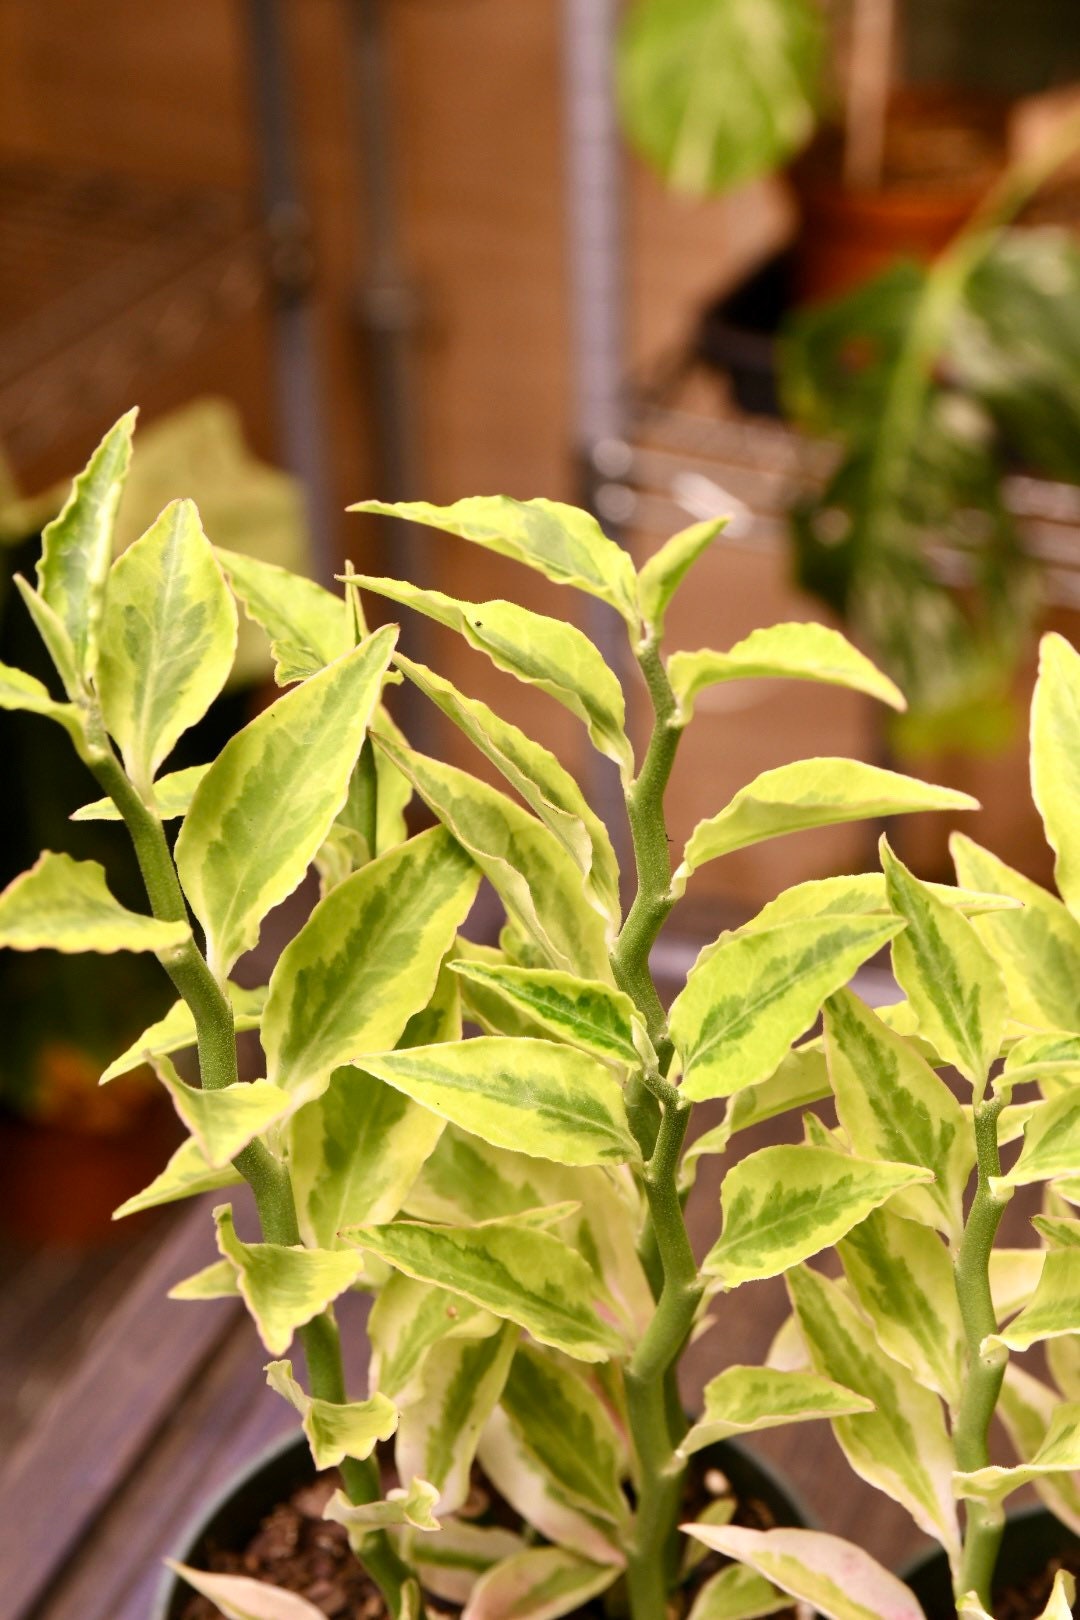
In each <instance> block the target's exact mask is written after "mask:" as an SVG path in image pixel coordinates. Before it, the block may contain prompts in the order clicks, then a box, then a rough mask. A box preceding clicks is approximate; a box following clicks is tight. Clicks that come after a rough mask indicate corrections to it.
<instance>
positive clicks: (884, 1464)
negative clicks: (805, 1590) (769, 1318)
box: [781, 1266, 960, 1584]
mask: <svg viewBox="0 0 1080 1620" xmlns="http://www.w3.org/2000/svg"><path fill="white" fill-rule="evenodd" d="M787 1285H788V1292H789V1293H790V1295H791V1300H792V1304H793V1306H794V1308H795V1312H796V1314H797V1316H798V1318H799V1325H800V1327H801V1329H802V1333H803V1337H804V1338H805V1340H806V1344H807V1347H808V1348H809V1351H810V1358H811V1361H812V1362H813V1365H814V1367H815V1368H816V1369H817V1371H818V1372H819V1373H822V1374H824V1376H825V1377H827V1378H833V1379H835V1380H836V1382H837V1383H838V1384H842V1385H843V1386H844V1387H845V1389H851V1390H855V1391H856V1392H857V1393H858V1394H860V1395H865V1396H866V1398H867V1399H868V1400H870V1401H872V1402H873V1403H874V1410H873V1411H872V1412H866V1413H862V1414H859V1415H858V1416H855V1417H844V1418H837V1419H836V1421H835V1422H834V1424H833V1432H834V1434H835V1435H836V1438H837V1440H838V1441H839V1442H840V1445H841V1447H842V1449H843V1451H844V1454H845V1456H846V1457H847V1459H848V1462H849V1463H850V1464H851V1466H852V1468H853V1469H854V1470H855V1472H856V1473H857V1474H858V1475H859V1476H860V1477H861V1478H862V1479H865V1480H866V1481H867V1482H868V1483H869V1484H871V1485H874V1486H876V1487H877V1488H878V1490H882V1491H885V1492H886V1494H887V1495H889V1496H891V1497H892V1498H893V1499H894V1501H897V1502H899V1503H900V1504H901V1506H902V1507H905V1508H906V1509H907V1511H908V1512H909V1513H910V1514H911V1516H912V1518H913V1519H914V1520H915V1522H916V1524H917V1525H919V1527H920V1529H922V1530H925V1531H926V1533H927V1535H930V1536H933V1537H934V1538H935V1539H936V1540H937V1541H940V1542H941V1544H942V1546H943V1547H944V1548H945V1549H946V1551H947V1552H948V1554H949V1557H950V1561H951V1560H952V1559H954V1558H955V1557H956V1554H957V1552H958V1551H959V1546H960V1531H959V1526H958V1523H957V1518H956V1506H955V1502H954V1500H953V1493H952V1472H953V1469H954V1468H955V1466H956V1462H955V1457H954V1455H953V1448H952V1444H951V1442H950V1440H949V1436H948V1434H947V1433H946V1429H945V1420H944V1416H943V1413H942V1407H941V1402H940V1401H939V1399H938V1397H937V1396H936V1395H932V1394H931V1393H930V1391H929V1390H926V1389H923V1388H922V1387H921V1386H920V1385H919V1384H917V1383H916V1381H915V1379H914V1378H913V1377H912V1375H911V1374H910V1373H909V1372H908V1371H907V1369H906V1368H905V1367H902V1366H901V1365H900V1364H899V1363H898V1362H896V1361H893V1359H892V1358H891V1356H889V1355H887V1354H885V1353H883V1351H882V1348H881V1345H880V1344H879V1342H878V1337H877V1333H876V1331H875V1329H874V1328H873V1327H872V1326H870V1324H868V1323H867V1322H866V1320H865V1319H864V1318H863V1317H862V1316H861V1315H860V1314H859V1312H858V1311H857V1310H856V1308H855V1307H854V1305H852V1304H851V1302H850V1301H849V1300H848V1299H846V1298H845V1297H844V1294H843V1292H842V1290H841V1289H840V1288H839V1287H838V1285H837V1284H836V1283H834V1282H829V1281H828V1280H827V1279H826V1278H825V1277H822V1276H819V1275H818V1274H817V1273H816V1272H814V1271H811V1270H810V1269H809V1268H808V1267H806V1266H801V1267H799V1268H798V1269H797V1270H795V1271H791V1272H789V1274H788V1278H787ZM781 1584H783V1583H781Z"/></svg>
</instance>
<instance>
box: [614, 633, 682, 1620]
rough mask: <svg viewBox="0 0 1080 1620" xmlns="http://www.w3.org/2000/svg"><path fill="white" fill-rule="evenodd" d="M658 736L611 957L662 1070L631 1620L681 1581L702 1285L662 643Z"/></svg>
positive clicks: (649, 1091) (645, 1248)
mask: <svg viewBox="0 0 1080 1620" xmlns="http://www.w3.org/2000/svg"><path fill="white" fill-rule="evenodd" d="M638 661H639V663H640V665H641V670H642V673H643V675H644V677H645V682H646V685H647V687H648V689H649V696H650V698H651V700H652V705H653V712H654V717H655V718H654V725H653V731H652V735H651V737H650V740H649V746H648V749H647V751H646V754H645V759H644V762H643V764H642V768H641V773H640V775H639V776H638V777H637V779H636V780H635V781H634V782H633V784H632V785H631V787H630V789H629V791H628V793H627V796H626V806H627V814H628V816H629V820H630V831H631V834H632V837H633V844H634V862H635V867H636V871H637V892H636V894H635V896H634V901H633V904H632V905H631V907H630V911H629V913H628V915H627V918H626V921H625V923H624V924H623V927H622V930H621V932H620V934H619V938H618V940H617V941H616V944H615V949H614V951H613V953H612V958H611V965H612V970H613V972H614V975H615V979H616V982H617V983H618V984H619V986H620V987H621V988H622V989H623V990H625V991H626V993H627V994H628V995H629V996H631V997H632V999H633V1001H634V1003H635V1005H636V1006H637V1008H638V1010H639V1012H640V1013H641V1014H642V1016H643V1018H644V1019H645V1023H646V1027H647V1028H648V1031H649V1037H650V1039H651V1041H652V1043H653V1047H654V1048H655V1051H656V1054H657V1059H658V1063H657V1068H656V1069H655V1070H654V1071H651V1072H648V1073H644V1072H643V1073H642V1074H640V1075H639V1076H637V1077H636V1080H635V1081H634V1083H633V1085H632V1086H631V1087H630V1088H628V1094H627V1111H628V1114H629V1117H630V1121H631V1125H632V1127H633V1129H634V1132H635V1135H636V1136H637V1138H638V1140H639V1142H640V1143H641V1146H642V1151H643V1153H644V1155H645V1158H646V1161H647V1162H646V1166H645V1172H644V1178H643V1179H644V1188H645V1196H646V1200H647V1203H648V1212H649V1213H648V1221H647V1224H646V1230H645V1234H644V1237H643V1241H642V1255H643V1258H644V1259H645V1260H646V1261H647V1262H648V1270H649V1277H650V1281H651V1282H653V1283H654V1287H655V1286H656V1285H657V1284H658V1297H657V1302H656V1309H655V1311H654V1313H653V1316H652V1319H651V1320H650V1322H649V1325H648V1327H647V1329H646V1331H645V1333H644V1335H643V1337H642V1339H641V1342H640V1344H639V1345H638V1347H637V1349H636V1350H635V1352H634V1354H633V1356H632V1357H631V1359H630V1362H629V1365H628V1366H627V1368H626V1374H625V1379H626V1402H627V1412H628V1417H629V1423H630V1432H631V1436H632V1438H633V1443H634V1450H635V1453H636V1458H637V1489H638V1494H637V1505H636V1508H635V1513H634V1525H633V1534H632V1539H631V1545H630V1547H629V1549H628V1564H627V1589H628V1593H629V1598H630V1610H631V1614H632V1615H633V1620H662V1617H663V1615H664V1613H665V1610H666V1607H667V1597H668V1592H669V1591H670V1589H671V1586H672V1585H673V1583H674V1581H675V1579H676V1576H677V1560H678V1544H677V1538H676V1534H675V1529H676V1525H677V1522H678V1515H679V1507H680V1503H681V1499H682V1488H683V1476H684V1473H685V1467H684V1465H683V1464H681V1463H680V1462H679V1460H678V1459H677V1457H676V1455H675V1446H676V1444H677V1443H678V1440H679V1439H681V1437H682V1433H683V1421H682V1417H681V1413H678V1412H677V1411H676V1408H677V1400H676V1398H675V1395H674V1393H673V1392H674V1390H675V1384H674V1373H675V1368H676V1365H677V1363H678V1358H679V1354H680V1352H681V1350H682V1348H683V1346H684V1344H685V1343H686V1340H687V1338H688V1336H689V1333H690V1330H691V1328H692V1326H693V1322H694V1313H695V1311H696V1309H697V1305H698V1301H699V1300H700V1298H701V1283H700V1280H699V1278H698V1271H697V1265H696V1263H695V1260H694V1255H693V1251H692V1249H691V1247H690V1240H689V1237H688V1235H687V1231H686V1222H685V1220H684V1218H683V1209H682V1202H681V1200H680V1197H679V1186H678V1168H679V1156H680V1154H681V1152H682V1146H683V1141H684V1139H685V1136H686V1127H687V1122H688V1119H689V1115H690V1105H689V1103H688V1102H687V1101H686V1099H685V1098H683V1097H682V1096H681V1094H680V1093H679V1091H678V1090H677V1089H676V1088H675V1087H674V1086H672V1085H670V1084H669V1083H668V1081H667V1080H666V1079H665V1076H666V1074H667V1070H668V1067H669V1066H670V1063H671V1057H672V1045H671V1040H670V1038H669V1036H668V1028H667V1017H666V1014H665V1012H664V1008H663V1004H662V1003H661V1000H660V997H659V995H658V993H657V990H656V985H655V983H654V981H653V977H652V972H651V970H650V966H649V955H650V952H651V950H652V947H653V945H654V944H655V942H656V938H657V936H658V934H659V933H660V930H661V928H662V927H663V925H664V922H665V921H666V919H667V916H668V913H669V912H670V910H671V907H672V905H673V903H674V902H673V900H672V896H671V856H670V852H669V849H668V838H667V825H666V822H665V819H664V792H665V789H666V787H667V784H668V780H669V778H670V776H671V768H672V765H673V764H674V760H675V752H676V749H677V747H678V743H679V737H680V734H681V727H680V726H679V725H678V723H677V719H676V703H675V696H674V693H673V692H672V690H671V684H670V682H669V680H668V677H667V671H666V669H665V668H664V664H663V661H662V659H661V657H660V652H659V649H658V647H657V645H656V643H655V641H653V640H648V641H646V642H645V643H643V644H642V646H640V647H639V648H638Z"/></svg>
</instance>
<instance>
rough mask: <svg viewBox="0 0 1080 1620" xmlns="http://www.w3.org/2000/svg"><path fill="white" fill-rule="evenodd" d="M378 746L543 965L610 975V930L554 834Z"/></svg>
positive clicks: (459, 778) (470, 783) (426, 764)
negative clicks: (473, 864) (485, 881)
mask: <svg viewBox="0 0 1080 1620" xmlns="http://www.w3.org/2000/svg"><path fill="white" fill-rule="evenodd" d="M376 740H377V741H378V743H379V746H380V747H381V748H382V749H384V751H385V752H386V753H388V755H389V757H390V758H391V759H392V760H393V761H394V763H395V764H396V765H397V766H398V767H399V769H400V770H402V771H403V772H404V774H405V775H406V776H407V777H408V778H409V780H410V781H411V782H412V784H413V786H414V788H415V789H416V791H417V793H419V795H420V797H421V798H422V799H423V800H424V801H425V802H426V803H427V805H428V806H429V807H430V809H431V810H432V812H433V813H434V814H435V815H436V816H437V817H438V819H439V820H440V821H441V822H442V824H443V826H444V827H446V828H447V830H448V831H449V832H450V833H452V834H453V836H454V837H455V838H456V839H457V841H458V843H459V844H460V845H461V846H462V848H463V849H466V850H467V851H468V852H469V854H470V855H471V856H472V858H473V860H474V861H475V862H476V864H477V866H478V867H479V868H480V870H481V871H482V872H483V874H484V876H485V877H486V878H487V879H488V881H489V882H490V884H491V886H492V888H493V889H494V890H495V892H496V894H497V895H498V896H499V898H500V900H501V901H502V903H503V905H504V906H505V907H506V911H507V915H508V916H509V917H510V918H511V919H512V920H513V921H514V922H515V923H517V925H518V927H519V928H521V930H522V931H523V932H524V934H525V935H526V936H527V937H528V939H529V940H530V941H532V942H533V943H535V945H536V946H537V948H538V949H539V951H540V952H541V953H542V955H543V958H544V962H545V964H546V965H547V966H548V967H553V968H559V969H561V970H564V971H569V972H572V973H580V974H582V975H584V976H585V977H587V978H591V979H601V980H603V981H605V982H610V980H611V968H610V965H609V962H608V947H607V930H606V928H605V924H604V921H603V919H602V918H601V917H600V915H599V914H598V913H597V912H596V911H594V910H593V908H592V906H591V905H590V904H589V903H588V901H587V900H586V898H585V896H584V894H583V892H582V885H581V873H580V870H579V868H578V867H577V866H576V865H575V864H574V862H573V860H572V859H571V858H570V856H569V855H568V854H567V853H566V850H565V849H564V848H563V846H562V845H561V844H560V843H559V841H558V839H557V838H556V837H555V835H554V833H552V832H549V831H548V829H547V827H545V826H544V824H543V822H541V821H538V820H537V818H536V817H535V816H533V815H530V814H529V812H528V811H527V810H523V809H522V808H521V806H520V805H517V804H515V803H514V802H513V800H512V799H509V798H507V796H506V795H505V794H504V793H499V792H498V791H497V790H496V789H495V788H492V787H489V786H488V785H487V784H486V783H483V782H480V781H478V780H477V778H475V777H472V776H469V775H468V773H467V772H465V771H459V770H457V769H456V768H455V767H454V766H452V765H444V764H441V763H440V762H439V761H437V760H434V759H427V758H425V757H424V755H422V754H417V753H414V752H413V751H412V750H411V749H407V748H402V747H399V746H398V745H397V744H396V743H393V742H391V741H390V740H389V739H388V738H387V737H386V736H385V735H384V734H383V733H379V734H378V736H377V739H376Z"/></svg>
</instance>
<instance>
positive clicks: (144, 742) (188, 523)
mask: <svg viewBox="0 0 1080 1620" xmlns="http://www.w3.org/2000/svg"><path fill="white" fill-rule="evenodd" d="M235 653H236V607H235V605H234V603H233V599H232V597H231V596H230V595H229V588H228V586H227V585H226V583H225V579H224V576H223V574H222V572H221V569H220V568H219V567H218V564H217V560H216V558H215V556H214V551H213V547H212V546H211V545H210V542H209V541H208V540H207V538H206V536H205V534H204V533H203V530H202V524H201V523H200V521H199V514H198V511H197V510H196V507H195V505H194V503H193V502H192V501H174V502H173V503H172V505H171V506H167V507H166V508H165V510H164V512H162V514H161V516H160V517H159V518H158V520H157V522H156V523H155V524H154V525H153V526H152V527H151V528H149V529H148V530H147V531H146V533H145V534H144V535H143V536H142V538H141V539H139V540H136V541H135V543H134V545H131V546H129V547H128V549H127V550H126V551H124V552H121V554H120V556H119V557H118V558H117V559H116V561H115V563H114V564H113V566H112V570H111V572H110V574H109V581H108V595H107V597H106V601H105V612H104V617H103V619H102V624H101V650H100V655H99V659H98V671H97V690H98V696H99V698H100V701H101V708H102V712H103V714H104V716H105V724H106V726H107V727H108V729H109V731H110V732H111V733H112V735H113V737H114V738H115V739H116V742H117V744H118V745H119V748H120V752H121V754H122V755H123V758H124V764H125V766H126V767H127V773H128V775H129V776H130V777H131V779H132V781H133V782H134V784H135V786H136V787H137V788H138V790H139V791H140V793H145V792H147V790H148V789H149V787H150V784H151V782H152V781H153V779H154V777H155V775H156V774H157V770H158V767H159V766H160V765H161V764H162V762H163V761H164V760H165V759H167V758H168V756H169V755H170V754H171V753H172V751H173V748H174V747H175V746H176V744H177V742H178V741H179V740H180V738H181V736H182V735H183V733H184V732H185V731H187V730H188V729H189V728H190V727H191V726H193V725H194V724H195V723H196V721H198V720H201V719H202V717H203V715H204V714H205V713H206V711H207V709H208V708H209V707H210V705H211V703H212V702H213V701H214V699H215V698H216V697H217V695H218V693H219V692H220V691H221V689H222V687H223V686H224V685H225V682H226V680H227V679H228V675H229V671H230V669H231V668H232V662H233V657H234V655H235Z"/></svg>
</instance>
